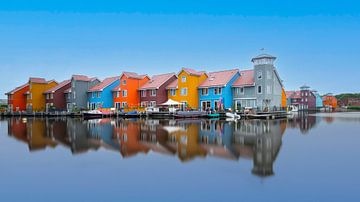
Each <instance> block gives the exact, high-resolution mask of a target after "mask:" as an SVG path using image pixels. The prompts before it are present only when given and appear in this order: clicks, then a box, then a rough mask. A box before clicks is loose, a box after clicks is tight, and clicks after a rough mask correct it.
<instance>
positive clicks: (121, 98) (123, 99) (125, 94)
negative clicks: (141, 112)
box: [112, 72, 150, 110]
mask: <svg viewBox="0 0 360 202" xmlns="http://www.w3.org/2000/svg"><path fill="white" fill-rule="evenodd" d="M149 80H150V77H149V76H148V75H139V74H137V73H135V72H123V73H122V75H121V76H120V84H119V85H118V86H116V87H115V88H113V90H112V91H113V93H114V104H115V108H116V109H118V110H119V109H136V108H138V107H140V93H139V89H140V87H141V86H142V85H144V84H145V83H146V82H148V81H149Z"/></svg>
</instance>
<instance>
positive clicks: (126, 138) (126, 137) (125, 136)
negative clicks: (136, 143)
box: [122, 133, 128, 142]
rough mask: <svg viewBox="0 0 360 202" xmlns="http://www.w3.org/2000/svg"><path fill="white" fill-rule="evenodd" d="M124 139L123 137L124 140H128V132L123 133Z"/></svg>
mask: <svg viewBox="0 0 360 202" xmlns="http://www.w3.org/2000/svg"><path fill="white" fill-rule="evenodd" d="M122 139H123V142H127V140H128V136H127V134H126V133H124V134H123V137H122Z"/></svg>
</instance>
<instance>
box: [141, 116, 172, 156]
mask: <svg viewBox="0 0 360 202" xmlns="http://www.w3.org/2000/svg"><path fill="white" fill-rule="evenodd" d="M165 122H166V121H162V120H144V121H140V123H141V126H140V143H141V144H142V145H143V146H144V147H147V148H148V149H150V150H151V151H153V152H157V153H162V154H167V155H174V154H175V152H176V150H175V149H174V148H172V147H171V146H169V145H168V144H167V141H168V136H167V131H166V130H165V129H164V128H163V124H166V123H165Z"/></svg>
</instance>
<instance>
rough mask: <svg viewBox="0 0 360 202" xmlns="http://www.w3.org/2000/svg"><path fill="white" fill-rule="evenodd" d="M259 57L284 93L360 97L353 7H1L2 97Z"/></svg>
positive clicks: (358, 32) (357, 8) (359, 41)
mask: <svg viewBox="0 0 360 202" xmlns="http://www.w3.org/2000/svg"><path fill="white" fill-rule="evenodd" d="M119 2H121V3H119ZM261 48H265V49H266V52H267V53H269V54H272V55H275V56H277V57H278V59H277V62H276V65H277V68H278V71H279V73H280V76H281V78H282V79H283V80H284V84H285V87H286V89H287V90H290V89H297V88H298V87H299V86H300V85H302V84H308V85H310V86H311V87H313V88H314V89H316V90H318V91H319V92H320V93H328V92H333V93H340V92H359V91H360V81H359V78H360V70H359V57H360V3H358V2H356V1H348V0H343V1H320V0H319V1H310V0H302V1H291V2H290V1H271V2H270V1H263V0H257V1H246V2H245V1H226V0H223V1H211V0H209V1H202V0H200V1H196V2H194V1H186V0H183V1H177V0H175V1H174V0H173V1H156V0H155V1H136V0H133V1H127V0H125V1H89V0H88V1H85V0H74V1H66V0H62V1H59V0H47V1H41V0H31V1H29V0H27V1H25V0H23V1H21V0H11V1H1V4H0V74H1V75H2V78H1V79H0V98H1V97H2V98H4V97H5V96H4V93H5V92H7V91H9V90H11V89H12V88H14V87H15V86H18V85H21V84H23V83H24V82H26V81H27V79H28V77H29V76H36V77H45V78H48V79H53V78H54V79H56V80H58V81H62V80H64V79H68V78H69V77H70V76H71V75H72V74H86V75H89V76H97V77H99V78H101V79H103V78H105V77H107V76H114V75H120V74H121V72H122V71H123V70H126V71H135V72H139V73H147V74H149V75H153V74H157V73H165V72H178V71H179V70H180V68H181V67H190V68H194V69H198V70H206V71H216V70H222V69H231V68H234V67H237V68H240V69H250V68H252V64H251V62H250V60H251V57H253V56H256V55H258V54H260V53H261V51H260V49H261Z"/></svg>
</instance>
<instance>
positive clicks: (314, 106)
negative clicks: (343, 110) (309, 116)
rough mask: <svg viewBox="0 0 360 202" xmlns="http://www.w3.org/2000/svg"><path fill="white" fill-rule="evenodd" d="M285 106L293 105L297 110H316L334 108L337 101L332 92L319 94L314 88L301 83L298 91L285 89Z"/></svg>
mask: <svg viewBox="0 0 360 202" xmlns="http://www.w3.org/2000/svg"><path fill="white" fill-rule="evenodd" d="M286 97H287V106H295V107H296V108H297V109H298V110H310V111H317V110H320V109H322V108H332V109H335V108H337V106H338V104H337V103H338V101H337V99H336V97H335V96H333V95H332V94H330V93H329V94H326V95H324V96H321V95H320V94H319V93H318V92H317V91H316V90H311V89H310V87H309V86H307V85H303V86H301V87H300V90H298V91H286Z"/></svg>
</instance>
